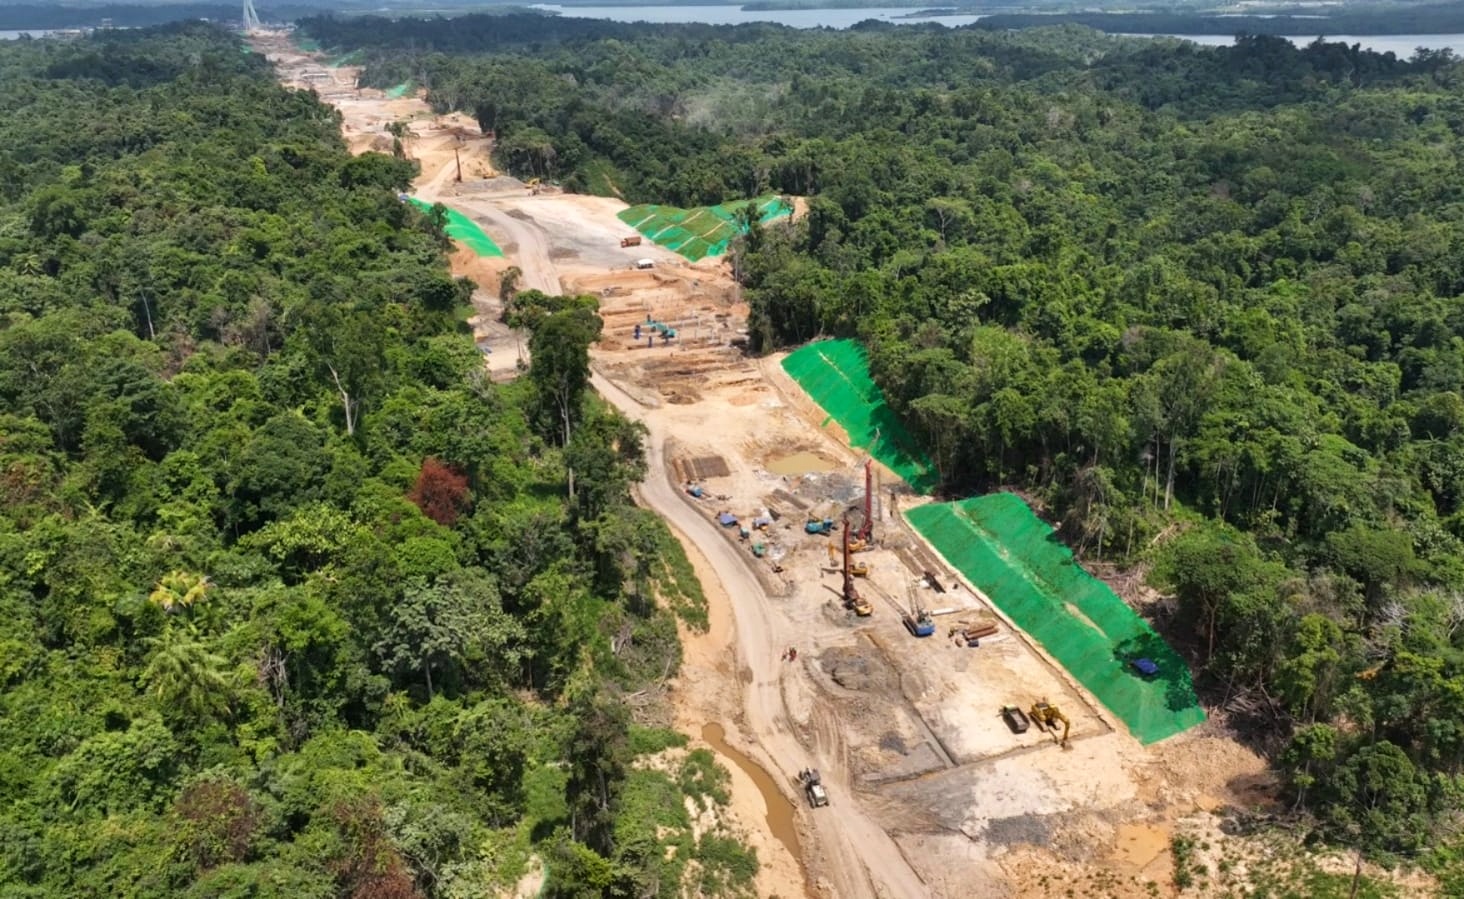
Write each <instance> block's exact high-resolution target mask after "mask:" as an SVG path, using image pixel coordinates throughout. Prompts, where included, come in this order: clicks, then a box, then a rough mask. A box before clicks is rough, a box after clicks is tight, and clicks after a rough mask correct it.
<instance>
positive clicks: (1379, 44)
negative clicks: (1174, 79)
mask: <svg viewBox="0 0 1464 899" xmlns="http://www.w3.org/2000/svg"><path fill="white" fill-rule="evenodd" d="M1322 36H1323V37H1325V38H1326V39H1327V42H1328V43H1330V44H1337V43H1341V44H1347V45H1349V46H1350V45H1352V44H1361V45H1362V49H1364V50H1372V51H1375V52H1377V53H1389V52H1391V53H1394V54H1396V55H1397V56H1398V58H1399V59H1407V58H1408V57H1410V56H1412V55H1413V51H1414V50H1417V49H1418V48H1419V47H1427V48H1428V49H1430V50H1453V51H1454V52H1455V53H1456V54H1459V55H1461V56H1464V34H1327V33H1326V32H1322ZM1126 37H1177V38H1183V39H1184V40H1187V41H1194V42H1195V43H1197V44H1204V45H1206V46H1209V47H1228V46H1230V45H1231V44H1233V43H1235V35H1233V34H1163V35H1160V34H1130V35H1126ZM1286 39H1287V40H1288V41H1291V43H1293V44H1295V45H1297V46H1298V47H1305V46H1306V45H1307V44H1310V43H1311V42H1312V41H1314V40H1316V39H1317V36H1316V35H1315V34H1311V35H1305V36H1303V35H1289V36H1288V37H1287V38H1286Z"/></svg>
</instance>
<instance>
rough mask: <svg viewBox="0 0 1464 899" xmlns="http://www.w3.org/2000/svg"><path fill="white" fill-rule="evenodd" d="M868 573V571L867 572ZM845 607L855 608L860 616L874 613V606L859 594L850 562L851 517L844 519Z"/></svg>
mask: <svg viewBox="0 0 1464 899" xmlns="http://www.w3.org/2000/svg"><path fill="white" fill-rule="evenodd" d="M866 573H867V572H866ZM844 608H846V609H853V610H854V614H855V615H858V616H859V617H860V618H868V617H869V616H870V615H873V614H874V606H872V605H870V604H869V600H867V599H865V598H864V597H862V596H860V595H859V590H858V589H856V588H855V586H854V569H853V567H852V566H850V564H849V519H847V518H846V519H844Z"/></svg>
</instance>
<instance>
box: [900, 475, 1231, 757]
mask: <svg viewBox="0 0 1464 899" xmlns="http://www.w3.org/2000/svg"><path fill="white" fill-rule="evenodd" d="M905 517H906V519H907V520H908V521H909V522H910V524H911V525H912V526H913V527H914V528H915V530H916V531H918V532H919V533H920V535H921V536H923V537H924V538H925V539H926V540H928V541H930V543H931V545H932V546H934V547H935V548H936V549H937V550H939V551H940V553H941V555H943V556H944V557H945V558H946V560H947V561H949V562H950V563H951V564H952V565H954V566H955V567H956V568H958V569H959V570H960V571H961V573H962V574H963V575H964V576H965V577H966V579H967V580H968V581H970V582H971V583H972V584H974V585H975V586H976V587H977V588H978V589H980V590H981V591H982V592H983V593H985V594H986V595H987V596H988V597H989V598H990V599H991V601H992V602H993V603H995V604H996V606H997V607H998V608H1000V609H1001V610H1002V611H1003V612H1005V613H1006V614H1007V616H1008V617H1010V618H1011V619H1012V621H1014V622H1015V623H1016V624H1017V626H1018V627H1020V628H1021V629H1022V630H1024V631H1026V632H1027V633H1029V634H1031V635H1032V636H1033V637H1034V638H1036V639H1037V640H1038V642H1040V643H1041V644H1042V646H1043V647H1044V648H1045V649H1046V650H1047V651H1048V652H1049V653H1050V654H1051V655H1052V656H1053V658H1055V659H1057V661H1058V662H1059V663H1061V664H1062V666H1063V667H1064V668H1066V669H1067V670H1068V672H1069V673H1070V674H1072V676H1073V677H1075V678H1077V679H1078V681H1079V682H1081V683H1082V684H1083V686H1085V687H1087V688H1088V690H1090V691H1091V692H1092V693H1093V695H1094V696H1096V697H1098V699H1099V701H1100V702H1102V703H1103V704H1104V705H1105V706H1107V707H1108V709H1109V710H1110V711H1111V712H1113V713H1114V714H1115V715H1117V716H1118V717H1119V718H1120V719H1121V720H1122V721H1123V722H1124V724H1126V725H1127V726H1128V729H1129V731H1130V732H1131V733H1132V734H1133V735H1134V737H1135V738H1137V739H1138V740H1139V742H1141V743H1145V744H1148V743H1153V742H1156V741H1158V740H1162V739H1164V738H1165V737H1170V736H1173V735H1174V734H1177V733H1180V732H1181V731H1184V730H1188V729H1189V728H1191V727H1194V726H1195V725H1196V724H1199V723H1200V722H1202V721H1204V720H1205V713H1204V711H1203V710H1201V709H1200V706H1199V702H1198V700H1197V699H1196V698H1195V691H1194V687H1193V685H1192V684H1191V682H1190V674H1189V668H1188V667H1187V666H1186V665H1185V663H1184V660H1183V659H1181V658H1180V657H1179V656H1178V654H1176V653H1175V652H1174V650H1173V649H1171V648H1170V647H1169V645H1168V644H1167V643H1165V642H1164V640H1163V639H1162V638H1160V637H1159V635H1158V634H1155V633H1154V631H1153V630H1152V629H1150V627H1149V625H1148V624H1147V623H1145V622H1144V620H1143V619H1141V618H1140V617H1139V616H1138V615H1137V614H1135V613H1134V611H1133V610H1132V609H1130V608H1129V607H1128V606H1127V605H1125V604H1124V602H1123V600H1121V599H1119V598H1118V597H1117V596H1115V595H1114V594H1113V592H1112V591H1111V590H1109V589H1108V588H1107V587H1106V586H1104V584H1103V583H1102V582H1101V581H1099V580H1097V579H1096V578H1094V577H1093V576H1092V575H1090V574H1088V573H1087V572H1086V571H1084V570H1083V568H1082V566H1080V565H1079V564H1078V563H1077V562H1076V561H1075V560H1074V559H1073V557H1072V553H1071V552H1069V551H1068V549H1067V547H1065V546H1063V545H1062V543H1060V542H1059V541H1058V540H1057V539H1056V538H1055V537H1054V536H1053V533H1052V529H1051V528H1049V527H1048V526H1047V525H1046V524H1044V523H1043V522H1042V520H1041V519H1039V518H1038V517H1037V516H1036V515H1035V514H1033V512H1032V510H1031V509H1029V508H1028V507H1027V504H1026V503H1024V502H1022V500H1021V499H1020V498H1019V497H1017V496H1015V495H1013V494H1010V493H996V494H992V495H990V496H982V497H977V498H975V499H968V500H965V501H963V502H959V503H943V504H935V505H926V506H919V507H917V508H913V509H911V510H909V511H908V512H907V513H906V514H905ZM1139 658H1144V659H1149V660H1151V661H1153V662H1154V663H1156V664H1157V665H1158V673H1157V674H1155V675H1154V676H1152V677H1150V678H1147V679H1146V678H1143V677H1140V676H1139V674H1138V673H1137V672H1136V671H1135V670H1134V669H1133V667H1132V665H1131V662H1132V661H1133V660H1134V659H1139Z"/></svg>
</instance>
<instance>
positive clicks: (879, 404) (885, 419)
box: [783, 340, 940, 493]
mask: <svg viewBox="0 0 1464 899" xmlns="http://www.w3.org/2000/svg"><path fill="white" fill-rule="evenodd" d="M783 370H784V371H786V372H787V373H788V375H789V377H791V378H792V379H793V380H795V381H797V382H798V386H799V387H802V388H803V390H804V391H805V392H806V393H807V394H808V395H809V396H811V397H813V400H814V402H816V403H818V404H819V406H820V407H822V408H823V410H824V411H825V412H827V413H829V416H830V417H831V418H833V420H834V421H836V422H838V423H839V426H840V427H842V428H843V429H844V430H845V432H847V433H848V435H849V445H850V446H854V447H860V448H863V449H867V450H868V451H869V454H870V455H872V456H874V458H876V459H878V460H879V461H880V464H882V465H884V466H885V467H886V468H888V469H889V470H890V471H893V472H894V473H895V474H897V475H899V476H900V477H901V478H902V479H903V480H904V481H905V483H906V484H909V485H910V487H911V489H913V490H915V491H916V492H918V493H930V492H932V491H934V490H935V488H936V487H938V486H939V482H940V479H939V477H937V475H936V473H935V467H934V466H933V465H931V463H930V460H929V459H928V458H926V456H925V454H924V453H923V452H921V451H920V449H919V448H918V447H916V445H915V441H914V439H913V438H911V437H910V434H909V432H907V431H906V430H905V426H904V424H903V423H902V422H901V421H900V419H899V418H898V417H897V416H896V415H895V413H894V412H893V411H892V410H891V409H890V407H889V406H887V405H885V400H884V393H883V392H882V391H881V390H880V389H879V387H877V386H875V383H874V381H873V380H872V379H871V378H870V376H869V361H868V357H867V356H866V355H865V352H864V347H862V346H860V345H859V344H858V343H857V342H855V341H853V340H823V341H820V342H818V343H811V344H809V345H808V346H806V347H804V348H803V349H801V350H798V351H797V352H794V353H791V354H789V356H788V358H786V359H784V360H783Z"/></svg>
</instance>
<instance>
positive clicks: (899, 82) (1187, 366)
mask: <svg viewBox="0 0 1464 899" xmlns="http://www.w3.org/2000/svg"><path fill="white" fill-rule="evenodd" d="M307 27H308V28H309V29H310V30H311V32H312V33H313V34H315V35H316V36H317V37H319V38H321V39H322V40H323V41H324V42H326V43H327V44H331V43H339V44H343V45H348V46H351V47H356V46H362V45H364V46H367V47H373V48H375V49H374V53H375V58H374V62H373V65H372V67H371V69H370V70H369V71H368V77H371V78H375V79H378V81H379V83H396V82H398V81H401V80H403V79H404V78H405V77H414V78H417V79H419V82H420V83H424V84H427V85H428V86H429V89H430V98H431V99H432V101H433V102H434V103H436V104H438V105H439V106H443V107H448V106H452V107H457V108H465V109H469V110H474V111H476V113H477V115H478V117H479V119H480V120H481V121H482V122H483V124H484V125H485V126H489V127H493V128H495V129H496V130H497V134H498V136H499V157H500V159H499V161H500V163H501V164H502V165H505V166H508V167H510V168H514V169H516V170H521V171H527V170H530V169H533V170H537V171H542V170H545V169H546V168H547V169H549V170H551V171H553V172H554V174H555V175H556V176H557V177H558V178H560V179H562V180H563V181H564V182H565V183H566V184H568V185H570V186H573V187H579V188H582V189H589V190H600V191H609V190H611V189H612V188H614V189H618V190H620V191H622V192H623V194H624V195H625V196H626V198H627V199H629V200H631V201H634V202H659V203H674V204H680V205H688V204H698V203H708V202H722V201H727V200H732V199H735V198H737V197H749V196H758V195H763V194H766V193H769V192H781V193H787V194H798V195H807V196H809V198H810V199H809V212H808V214H807V216H806V217H804V218H802V219H801V220H800V221H799V222H798V223H796V224H794V225H791V226H786V225H779V226H774V227H772V228H768V229H763V230H760V231H756V232H754V233H753V234H751V235H750V236H749V237H748V238H747V240H746V241H745V242H744V243H743V244H742V245H741V246H740V247H738V248H737V250H736V252H737V254H738V257H739V260H738V261H739V266H738V271H739V272H741V274H742V277H743V279H744V283H745V287H746V294H745V295H746V296H747V298H748V300H749V302H750V303H751V306H752V316H753V318H752V326H753V334H752V337H753V340H754V342H755V343H756V345H757V346H758V347H760V348H764V349H766V348H772V347H777V346H780V345H785V344H789V343H795V342H799V341H805V340H808V339H811V338H814V337H816V336H819V335H850V336H856V337H859V338H861V339H862V340H863V341H864V343H865V344H866V346H867V347H868V348H869V351H870V360H871V365H872V368H873V372H874V374H875V377H876V379H877V380H878V382H879V383H880V384H881V386H882V387H883V388H884V390H885V393H886V396H887V397H888V399H889V401H890V403H891V405H892V406H893V407H894V409H895V410H896V411H897V412H898V413H899V414H900V415H901V416H903V418H904V420H905V421H906V422H907V423H908V425H909V426H910V427H911V428H912V429H913V430H914V432H915V433H916V434H917V435H918V437H919V439H921V440H922V441H923V442H924V444H925V446H926V447H927V448H928V449H929V450H930V452H931V453H932V455H933V457H934V459H935V461H936V463H937V465H938V467H939V470H940V472H941V474H942V476H943V478H944V481H945V485H946V489H947V491H948V492H950V493H952V494H963V493H968V492H972V491H979V490H992V489H1000V488H1018V489H1021V490H1023V491H1025V492H1026V495H1028V496H1032V497H1034V498H1035V499H1036V500H1037V501H1038V502H1039V503H1040V504H1042V505H1043V506H1044V510H1045V512H1046V514H1048V515H1049V516H1050V517H1051V518H1052V519H1054V520H1056V521H1058V522H1060V524H1061V529H1060V531H1059V533H1060V534H1061V535H1062V537H1063V538H1064V539H1065V540H1067V541H1069V542H1070V543H1071V544H1072V545H1073V546H1074V547H1075V548H1077V550H1078V551H1079V552H1080V554H1081V555H1082V556H1083V557H1085V558H1086V559H1088V560H1089V561H1096V560H1103V561H1110V560H1115V559H1117V560H1121V561H1128V562H1133V563H1137V564H1140V565H1141V566H1143V568H1142V570H1145V571H1148V572H1149V575H1150V578H1151V580H1152V581H1153V582H1154V583H1155V584H1157V585H1158V586H1160V587H1161V588H1163V589H1164V590H1165V591H1166V592H1168V593H1169V594H1170V595H1172V596H1173V597H1174V598H1173V600H1172V601H1167V602H1166V603H1164V604H1161V605H1160V606H1158V607H1156V608H1146V609H1145V611H1146V612H1148V613H1150V614H1151V615H1153V617H1154V620H1155V621H1156V623H1157V624H1158V625H1159V626H1160V627H1161V628H1162V629H1163V630H1164V631H1165V633H1166V635H1168V636H1169V637H1170V638H1171V639H1172V640H1174V641H1175V642H1176V643H1177V644H1179V645H1180V646H1181V648H1183V649H1184V650H1185V651H1186V652H1187V653H1189V655H1190V657H1191V658H1192V659H1193V661H1194V663H1195V664H1196V666H1197V668H1199V669H1200V672H1201V677H1200V678H1199V682H1200V685H1201V687H1202V689H1203V690H1205V691H1206V696H1207V697H1208V698H1209V700H1210V701H1211V702H1212V703H1214V704H1216V705H1217V706H1218V705H1225V706H1228V707H1229V708H1231V709H1233V710H1235V709H1239V710H1249V711H1250V713H1251V717H1250V718H1249V719H1247V718H1245V717H1244V716H1242V717H1240V718H1232V719H1231V720H1232V721H1238V722H1240V723H1241V724H1242V725H1243V726H1244V732H1246V733H1250V734H1252V735H1255V736H1257V737H1259V738H1260V740H1261V744H1262V745H1268V746H1271V747H1272V748H1273V749H1275V750H1276V756H1275V758H1276V760H1277V762H1278V765H1279V766H1280V767H1281V769H1282V772H1283V774H1284V775H1285V778H1286V784H1287V789H1288V791H1289V796H1288V797H1287V799H1288V803H1287V805H1288V807H1290V808H1293V809H1299V810H1306V811H1309V812H1311V813H1313V817H1309V818H1305V817H1304V818H1303V819H1302V821H1303V822H1304V823H1310V824H1311V825H1313V826H1315V827H1317V828H1318V829H1320V830H1321V831H1322V832H1324V833H1325V834H1327V835H1329V836H1331V837H1332V838H1335V839H1340V840H1345V841H1348V842H1356V843H1360V844H1362V845H1364V846H1366V847H1368V848H1369V849H1371V850H1374V851H1380V852H1391V853H1396V854H1399V855H1403V856H1407V857H1411V858H1420V857H1422V858H1427V859H1433V860H1436V861H1437V860H1440V859H1443V860H1445V861H1447V860H1448V859H1450V858H1455V857H1458V856H1457V853H1455V854H1453V855H1449V854H1444V855H1429V854H1428V853H1427V852H1425V851H1424V850H1425V849H1426V847H1428V846H1430V845H1436V844H1439V845H1442V844H1448V843H1449V842H1450V841H1451V840H1454V839H1456V838H1457V837H1456V835H1454V834H1453V832H1452V831H1451V830H1450V823H1449V822H1451V821H1453V820H1454V818H1453V815H1454V814H1455V813H1456V812H1457V810H1458V802H1457V797H1458V796H1459V795H1460V793H1459V788H1460V787H1461V785H1464V784H1461V782H1460V780H1459V779H1458V776H1459V774H1460V771H1461V765H1464V699H1461V698H1464V628H1461V627H1460V626H1459V625H1460V623H1461V621H1464V602H1461V599H1460V597H1461V596H1464V170H1461V161H1464V95H1461V90H1460V88H1461V86H1464V67H1461V66H1460V64H1458V63H1457V62H1455V61H1454V60H1452V59H1450V58H1449V57H1448V56H1447V55H1444V54H1425V55H1422V56H1420V57H1418V58H1417V59H1414V60H1400V59H1397V58H1396V57H1394V56H1392V55H1377V54H1373V53H1369V52H1366V51H1362V50H1359V49H1358V48H1356V47H1350V46H1346V45H1343V44H1338V43H1326V42H1318V43H1316V44H1313V45H1310V46H1308V47H1306V48H1304V49H1298V48H1296V47H1293V46H1292V45H1291V44H1290V43H1289V42H1288V41H1286V40H1284V39H1280V38H1269V37H1248V38H1244V39H1242V40H1241V41H1240V42H1239V43H1238V44H1237V45H1235V46H1233V47H1226V48H1216V49H1207V48H1201V47H1196V46H1194V45H1191V44H1182V43H1179V42H1174V41H1159V42H1155V41H1148V40H1119V39H1115V38H1108V37H1104V36H1101V35H1098V34H1096V33H1093V32H1089V31H1085V30H1082V29H1077V28H1072V27H1065V28H1057V29H1050V30H1031V31H1023V32H1018V33H1014V34H1003V33H993V32H989V31H983V30H981V29H954V30H945V29H939V28H923V27H915V28H908V29H906V28H898V27H893V26H883V25H872V24H871V25H866V26H863V27H860V28H856V29H853V30H851V31H848V32H829V31H823V32H799V31H795V30H792V29H781V28H776V27H771V26H743V27H738V28H724V29H711V28H708V27H705V26H698V27H694V28H689V29H679V28H670V29H644V30H643V31H642V32H641V33H631V32H629V31H627V30H626V29H624V28H621V27H619V26H606V27H607V30H606V32H605V35H606V38H605V39H603V40H600V39H595V38H594V37H593V27H592V26H588V25H586V24H584V23H573V24H568V23H565V24H562V25H561V23H558V22H548V23H545V22H539V23H536V24H534V26H533V27H534V28H535V29H538V30H539V37H538V39H537V40H534V39H530V38H529V37H528V36H527V34H526V30H525V29H527V25H525V26H524V27H523V28H519V27H518V26H515V25H513V24H511V23H508V22H504V23H502V24H501V25H498V26H490V25H489V24H488V23H486V22H484V21H481V20H479V21H463V22H452V23H439V24H438V26H437V31H436V32H431V31H430V29H429V28H428V26H427V25H420V26H418V30H417V31H415V32H413V33H412V35H411V37H410V41H411V42H412V46H408V45H407V44H406V43H404V40H406V39H404V38H402V37H401V36H400V35H398V34H395V33H393V32H392V31H391V30H390V29H388V28H385V27H382V26H381V24H380V23H372V22H370V21H368V20H355V21H351V22H335V21H331V20H317V21H314V22H311V23H309V24H308V26H307ZM493 27H497V29H498V30H497V31H495V32H493V34H494V35H495V36H490V37H487V38H485V44H484V46H485V47H488V48H491V49H492V51H493V52H492V53H482V54H475V53H472V52H466V51H469V50H471V49H472V48H471V47H470V46H468V45H469V44H470V43H471V42H470V41H469V37H470V36H472V35H480V34H488V33H489V32H490V31H492V29H493ZM434 47H435V48H448V49H453V50H455V51H464V52H454V53H442V52H433V51H430V50H424V49H422V48H434ZM1273 741H1274V742H1273ZM1379 809H1386V811H1385V812H1384V811H1379ZM1457 892H1458V891H1457V890H1456V893H1457Z"/></svg>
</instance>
